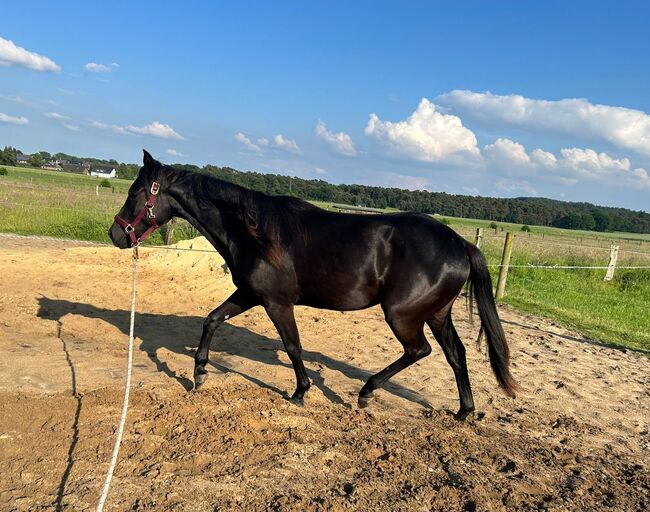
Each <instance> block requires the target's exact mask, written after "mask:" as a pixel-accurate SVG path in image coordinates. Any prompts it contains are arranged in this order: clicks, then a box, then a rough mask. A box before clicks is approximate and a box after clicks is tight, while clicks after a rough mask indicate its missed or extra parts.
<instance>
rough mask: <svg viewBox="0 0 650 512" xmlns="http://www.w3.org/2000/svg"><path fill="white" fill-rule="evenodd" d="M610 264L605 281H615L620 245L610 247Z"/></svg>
mask: <svg viewBox="0 0 650 512" xmlns="http://www.w3.org/2000/svg"><path fill="white" fill-rule="evenodd" d="M609 249H610V251H609V264H608V265H607V273H606V274H605V281H611V280H612V279H614V270H616V260H618V245H614V244H612V245H611V246H610V247H609Z"/></svg>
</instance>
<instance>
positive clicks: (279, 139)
mask: <svg viewBox="0 0 650 512" xmlns="http://www.w3.org/2000/svg"><path fill="white" fill-rule="evenodd" d="M273 146H274V147H276V148H278V149H282V150H284V151H288V152H289V153H295V154H297V155H299V154H300V153H302V151H301V150H300V148H299V147H298V144H297V143H296V141H295V140H293V139H285V138H284V135H282V134H281V133H278V134H277V135H274V136H273Z"/></svg>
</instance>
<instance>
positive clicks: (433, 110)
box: [365, 98, 480, 162]
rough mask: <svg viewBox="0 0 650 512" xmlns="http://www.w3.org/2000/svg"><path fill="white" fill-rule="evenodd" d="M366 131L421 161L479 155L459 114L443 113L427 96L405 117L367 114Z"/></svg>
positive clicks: (401, 152) (470, 133) (396, 149)
mask: <svg viewBox="0 0 650 512" xmlns="http://www.w3.org/2000/svg"><path fill="white" fill-rule="evenodd" d="M365 133H366V135H369V136H372V137H374V138H375V139H377V140H378V141H380V142H382V143H383V144H385V145H387V146H388V147H390V148H391V149H392V150H393V151H394V152H395V153H398V154H402V155H405V156H408V157H410V158H414V159H416V160H421V161H424V162H443V161H448V160H453V159H457V158H458V157H461V158H462V157H468V156H469V157H477V156H479V155H480V150H479V149H478V147H477V145H476V136H475V135H474V133H473V132H472V131H471V130H469V129H468V128H466V127H465V126H463V123H462V122H461V120H460V118H459V117H457V116H454V115H448V114H443V113H442V112H440V111H439V107H438V106H437V105H434V104H433V103H431V102H430V101H429V100H428V99H426V98H423V99H422V100H421V101H420V104H419V105H418V108H417V110H416V111H415V112H413V113H412V114H411V115H410V116H409V118H408V119H406V120H405V121H398V122H395V123H393V122H390V121H382V120H380V119H379V117H378V116H377V115H376V114H370V119H369V120H368V125H367V126H366V129H365Z"/></svg>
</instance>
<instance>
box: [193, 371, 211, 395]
mask: <svg viewBox="0 0 650 512" xmlns="http://www.w3.org/2000/svg"><path fill="white" fill-rule="evenodd" d="M207 378H208V374H207V373H199V374H198V375H194V391H198V390H199V389H201V387H203V384H205V381H206V380H207Z"/></svg>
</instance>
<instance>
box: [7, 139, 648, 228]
mask: <svg viewBox="0 0 650 512" xmlns="http://www.w3.org/2000/svg"><path fill="white" fill-rule="evenodd" d="M17 153H18V150H16V149H15V148H11V147H6V148H5V149H4V150H2V151H0V165H16V160H15V157H16V154H17ZM43 153H45V152H40V153H39V154H43ZM48 154H49V153H48ZM51 157H52V158H56V159H59V160H83V161H86V162H90V163H91V164H97V165H113V166H115V167H116V168H117V172H118V176H119V177H120V178H124V179H134V178H135V176H136V175H137V173H138V170H139V169H140V166H139V165H137V164H127V163H119V162H117V161H116V160H101V159H97V158H80V157H76V156H73V155H67V154H65V153H55V154H54V155H51ZM173 167H175V168H177V169H185V170H189V171H194V172H202V173H207V174H210V175H213V176H216V177H217V178H220V179H222V180H224V181H229V182H231V183H235V184H237V185H242V186H244V187H248V188H251V189H253V190H258V191H260V192H265V193H267V194H271V195H292V196H295V197H299V198H302V199H309V200H314V201H324V202H332V203H342V204H351V205H355V206H366V207H371V208H396V209H398V210H403V211H415V212H421V213H437V214H440V215H447V216H452V217H465V218H474V219H486V220H493V221H497V222H514V223H517V224H530V225H532V224H535V225H540V226H554V227H559V228H566V229H584V230H591V231H627V232H630V233H650V214H649V213H646V212H643V211H633V210H629V209H626V208H613V207H606V206H596V205H593V204H590V203H574V202H568V201H557V200H554V199H545V198H540V197H517V198H496V197H482V196H467V195H456V194H448V193H446V192H428V191H424V190H416V191H411V190H403V189H399V188H384V187H373V186H368V185H333V184H331V183H327V182H326V181H323V180H307V179H303V178H294V177H290V176H285V175H280V174H262V173H258V172H242V171H238V170H237V169H233V168H231V167H218V166H215V165H205V166H203V167H198V166H196V165H190V164H174V165H173Z"/></svg>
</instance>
